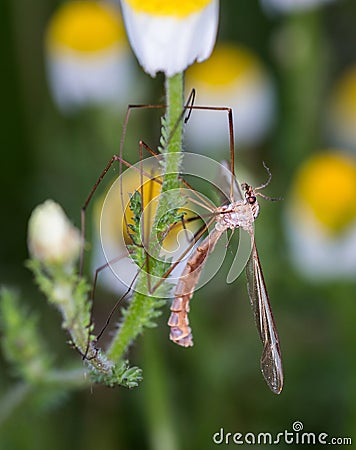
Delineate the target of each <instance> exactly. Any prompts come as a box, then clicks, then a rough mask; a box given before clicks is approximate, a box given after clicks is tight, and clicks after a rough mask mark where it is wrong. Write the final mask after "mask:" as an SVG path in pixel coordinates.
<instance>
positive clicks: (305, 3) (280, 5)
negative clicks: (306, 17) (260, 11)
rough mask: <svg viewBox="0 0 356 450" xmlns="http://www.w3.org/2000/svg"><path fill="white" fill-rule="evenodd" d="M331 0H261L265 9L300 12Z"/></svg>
mask: <svg viewBox="0 0 356 450" xmlns="http://www.w3.org/2000/svg"><path fill="white" fill-rule="evenodd" d="M332 1H333V0H261V3H262V5H263V7H264V8H265V9H266V10H267V11H280V12H283V13H292V12H300V11H304V10H308V9H312V8H316V7H318V6H322V5H325V4H327V3H330V2H332Z"/></svg>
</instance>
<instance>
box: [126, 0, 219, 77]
mask: <svg viewBox="0 0 356 450" xmlns="http://www.w3.org/2000/svg"><path fill="white" fill-rule="evenodd" d="M121 7H122V13H123V17H124V20H125V26H126V30H127V35H128V37H129V40H130V43H131V46H132V48H133V51H134V52H135V54H136V56H137V59H138V60H139V63H140V64H141V66H142V67H143V69H144V70H145V71H146V72H147V73H149V74H150V75H151V76H153V77H154V76H155V75H156V73H157V72H160V71H162V72H164V73H165V74H166V75H167V76H168V77H171V76H172V75H174V74H176V73H179V72H183V71H184V70H185V69H186V68H187V67H188V66H189V65H190V64H192V63H193V62H194V61H195V60H198V61H203V60H204V59H206V58H208V57H209V56H210V54H211V52H212V50H213V47H214V43H215V38H216V32H217V27H218V20H219V1H218V0H170V1H167V0H155V1H153V0H121Z"/></svg>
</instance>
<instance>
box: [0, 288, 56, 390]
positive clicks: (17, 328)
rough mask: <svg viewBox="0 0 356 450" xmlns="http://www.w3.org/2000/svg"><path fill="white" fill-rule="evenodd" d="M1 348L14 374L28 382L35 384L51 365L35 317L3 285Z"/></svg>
mask: <svg viewBox="0 0 356 450" xmlns="http://www.w3.org/2000/svg"><path fill="white" fill-rule="evenodd" d="M0 317H1V329H2V335H3V336H2V341H1V342H2V348H3V352H4V355H5V358H6V359H7V361H8V362H9V363H10V364H11V366H12V368H13V371H14V373H15V374H16V375H17V376H19V377H21V378H23V379H24V380H26V381H27V382H31V383H38V382H40V381H41V380H42V379H43V376H44V374H46V373H47V372H48V371H49V370H51V369H52V367H53V361H52V359H53V358H52V357H51V355H50V354H49V352H48V350H47V349H46V346H45V345H44V342H43V340H42V337H41V336H40V334H39V333H38V317H37V316H36V315H35V314H33V313H30V312H29V311H28V310H27V308H26V307H24V305H23V304H22V303H21V302H20V299H19V296H18V294H17V293H15V292H13V291H10V290H9V289H5V288H3V289H2V290H1V292H0Z"/></svg>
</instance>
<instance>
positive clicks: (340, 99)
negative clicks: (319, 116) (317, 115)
mask: <svg viewBox="0 0 356 450" xmlns="http://www.w3.org/2000/svg"><path fill="white" fill-rule="evenodd" d="M333 100H334V102H333V103H334V107H335V112H336V113H337V114H341V116H342V118H343V119H345V117H346V118H348V119H349V120H352V121H353V122H354V121H355V117H356V66H354V67H352V68H351V69H349V70H348V71H347V72H346V73H345V74H344V76H343V77H342V78H341V79H340V80H339V82H338V83H337V85H336V88H335V93H334V99H333Z"/></svg>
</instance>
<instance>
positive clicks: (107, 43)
mask: <svg viewBox="0 0 356 450" xmlns="http://www.w3.org/2000/svg"><path fill="white" fill-rule="evenodd" d="M46 62H47V73H48V81H49V84H50V88H51V91H52V95H53V97H54V99H55V101H56V103H57V105H58V106H59V108H60V109H61V110H63V111H71V110H73V109H74V110H75V109H77V108H79V107H82V106H84V105H87V104H100V103H106V102H110V103H113V104H121V105H122V104H126V103H127V101H128V92H129V91H130V88H129V86H130V85H132V84H131V83H132V76H133V69H132V67H131V64H130V52H129V47H128V44H127V41H126V38H125V31H124V27H123V23H122V20H121V17H120V13H119V11H118V10H117V9H116V7H115V6H113V5H111V4H108V3H104V2H100V3H99V2H95V1H90V0H89V1H86V0H84V1H72V2H67V3H63V4H62V5H61V7H60V8H59V9H58V10H57V11H56V12H55V14H54V15H53V17H52V18H51V20H50V22H49V24H48V28H47V32H46Z"/></svg>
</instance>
